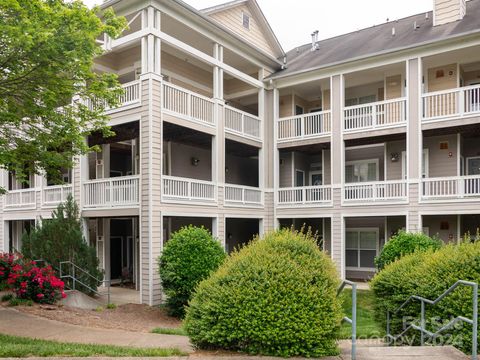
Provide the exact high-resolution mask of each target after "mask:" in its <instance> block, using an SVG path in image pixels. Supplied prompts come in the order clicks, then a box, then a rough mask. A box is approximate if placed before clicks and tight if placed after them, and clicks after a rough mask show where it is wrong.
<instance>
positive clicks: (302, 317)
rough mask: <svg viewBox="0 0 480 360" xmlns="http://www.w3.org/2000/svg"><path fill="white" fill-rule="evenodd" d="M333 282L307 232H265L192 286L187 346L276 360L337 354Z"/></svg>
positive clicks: (186, 323) (332, 274) (325, 258)
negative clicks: (189, 344)
mask: <svg viewBox="0 0 480 360" xmlns="http://www.w3.org/2000/svg"><path fill="white" fill-rule="evenodd" d="M338 285H339V279H338V276H337V273H336V270H335V267H334V265H333V262H332V261H331V260H330V258H329V257H328V256H327V255H326V254H324V253H323V252H322V251H320V249H319V248H318V247H317V245H316V240H315V239H314V237H313V236H311V234H310V233H307V234H302V233H300V232H295V231H292V230H289V229H282V230H279V231H276V232H270V233H268V234H266V235H265V236H264V238H263V239H259V238H256V239H254V241H252V242H251V243H250V244H249V245H247V246H245V247H243V248H242V249H240V250H236V251H234V252H233V253H232V254H231V256H230V257H229V258H228V259H227V261H226V262H225V263H224V264H223V265H222V266H221V267H220V268H219V269H218V270H217V271H216V272H215V273H214V274H212V276H211V277H210V278H208V279H206V280H204V281H203V282H201V283H200V284H199V286H198V287H197V289H196V292H195V295H194V296H193V298H192V300H191V302H190V304H189V307H188V308H187V314H186V317H185V321H184V327H185V330H186V331H187V333H188V335H189V336H190V340H191V341H192V343H193V344H194V345H196V346H198V347H200V348H220V349H228V350H236V351H244V352H248V353H252V354H263V355H275V356H324V355H334V354H337V348H336V344H335V339H336V337H337V334H338V330H339V325H340V320H341V318H342V314H341V313H342V311H341V304H340V301H339V299H338V298H337V297H336V290H337V286H338Z"/></svg>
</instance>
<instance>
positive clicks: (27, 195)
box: [4, 189, 37, 209]
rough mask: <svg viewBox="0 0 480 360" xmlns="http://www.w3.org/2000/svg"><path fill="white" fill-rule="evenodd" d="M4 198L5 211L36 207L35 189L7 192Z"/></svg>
mask: <svg viewBox="0 0 480 360" xmlns="http://www.w3.org/2000/svg"><path fill="white" fill-rule="evenodd" d="M4 196H5V209H11V208H22V207H26V208H31V207H35V206H36V205H37V194H36V189H20V190H9V191H8V192H7V193H6V194H5V195H4Z"/></svg>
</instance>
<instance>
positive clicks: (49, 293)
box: [7, 261, 66, 304]
mask: <svg viewBox="0 0 480 360" xmlns="http://www.w3.org/2000/svg"><path fill="white" fill-rule="evenodd" d="M7 282H8V284H9V285H11V287H12V289H13V291H14V292H15V294H16V295H17V298H19V299H30V300H33V301H35V302H37V303H41V304H53V303H55V301H57V300H59V299H62V298H65V297H66V294H65V292H64V283H63V281H61V280H60V279H59V278H57V277H56V276H55V273H54V271H53V269H52V268H51V267H50V266H47V267H44V268H40V267H38V266H37V265H36V264H35V262H33V261H32V262H27V263H25V264H23V265H21V264H15V265H14V266H13V267H12V269H11V272H10V274H9V278H8V280H7Z"/></svg>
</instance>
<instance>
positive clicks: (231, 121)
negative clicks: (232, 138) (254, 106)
mask: <svg viewBox="0 0 480 360" xmlns="http://www.w3.org/2000/svg"><path fill="white" fill-rule="evenodd" d="M225 131H227V132H231V133H234V134H238V135H241V136H246V137H251V138H254V139H255V140H258V139H260V137H261V120H260V118H259V117H258V116H255V115H252V114H249V113H247V112H245V111H241V110H238V109H235V108H233V107H231V106H225Z"/></svg>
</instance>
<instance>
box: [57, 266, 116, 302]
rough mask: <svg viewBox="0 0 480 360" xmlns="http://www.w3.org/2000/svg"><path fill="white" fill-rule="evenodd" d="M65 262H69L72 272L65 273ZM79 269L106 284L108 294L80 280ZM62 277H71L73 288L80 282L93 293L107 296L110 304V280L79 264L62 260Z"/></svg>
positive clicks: (98, 281)
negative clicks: (95, 274)
mask: <svg viewBox="0 0 480 360" xmlns="http://www.w3.org/2000/svg"><path fill="white" fill-rule="evenodd" d="M64 264H69V265H70V270H71V274H64V272H63V265H64ZM77 271H80V272H81V273H82V274H84V275H87V276H88V277H90V278H91V279H93V280H95V281H96V282H97V283H100V284H104V287H105V288H106V289H107V292H106V294H105V293H102V292H100V291H98V288H97V289H93V288H91V287H90V286H89V285H87V284H85V283H84V282H82V281H81V280H79V279H78V278H77V276H76V274H77ZM60 279H71V280H72V290H76V284H77V283H78V284H80V285H82V286H83V287H85V288H86V289H88V290H89V291H91V292H92V293H94V294H96V295H97V296H105V295H106V296H107V304H110V286H111V281H110V280H103V279H102V280H101V279H98V278H96V277H95V276H93V275H92V274H90V273H89V272H88V271H86V270H85V269H82V268H81V267H79V266H78V265H76V264H74V263H73V262H71V261H61V262H60Z"/></svg>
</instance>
